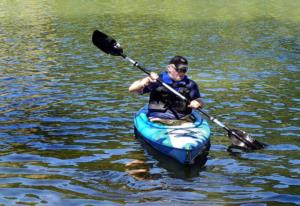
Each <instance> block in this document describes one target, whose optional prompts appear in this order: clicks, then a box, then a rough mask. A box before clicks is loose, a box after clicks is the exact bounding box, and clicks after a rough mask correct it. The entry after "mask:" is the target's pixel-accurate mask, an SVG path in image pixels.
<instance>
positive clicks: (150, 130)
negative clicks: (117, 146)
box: [134, 106, 210, 164]
mask: <svg viewBox="0 0 300 206" xmlns="http://www.w3.org/2000/svg"><path fill="white" fill-rule="evenodd" d="M147 111H148V107H147V106H144V107H143V108H141V109H140V110H139V111H138V112H137V113H136V115H135V117H134V126H135V134H136V135H137V136H139V137H141V138H142V139H143V140H145V141H146V142H147V143H149V144H150V145H151V146H152V147H153V148H154V149H156V150H158V151H160V152H161V153H162V154H164V155H168V156H170V157H172V158H174V159H176V160H177V161H179V162H180V163H182V164H193V163H194V160H195V159H196V158H197V157H198V156H201V155H203V154H204V155H205V154H206V155H207V154H208V151H209V148H210V128H209V125H208V123H207V121H206V120H205V119H203V118H202V116H201V115H200V113H199V112H197V111H196V110H193V111H192V114H191V115H192V117H193V119H194V121H193V122H184V123H182V124H180V125H175V126H173V125H172V126H170V125H165V124H163V123H161V122H151V121H150V120H149V118H148V117H147Z"/></svg>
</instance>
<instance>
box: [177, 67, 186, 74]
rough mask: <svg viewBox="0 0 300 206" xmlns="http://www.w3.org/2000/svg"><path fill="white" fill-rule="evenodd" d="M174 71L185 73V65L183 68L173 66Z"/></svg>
mask: <svg viewBox="0 0 300 206" xmlns="http://www.w3.org/2000/svg"><path fill="white" fill-rule="evenodd" d="M175 70H176V72H181V73H186V72H187V70H188V68H187V67H183V68H175Z"/></svg>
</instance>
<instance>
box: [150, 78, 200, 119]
mask: <svg viewBox="0 0 300 206" xmlns="http://www.w3.org/2000/svg"><path fill="white" fill-rule="evenodd" d="M164 75H165V74H162V76H161V78H162V79H163V80H165V79H166V78H168V77H165V76H164ZM164 82H165V83H167V84H168V85H170V86H171V87H172V88H174V89H175V90H176V91H177V92H179V93H180V94H181V95H183V96H185V97H186V98H187V99H188V100H192V97H191V96H190V94H191V89H192V88H193V86H195V85H194V84H195V83H194V82H193V81H191V80H190V79H188V78H187V77H185V78H184V79H183V80H181V81H178V82H176V81H172V80H170V79H167V81H164ZM148 110H149V112H150V113H151V112H167V110H169V111H171V112H172V113H173V114H174V116H175V117H176V118H177V117H178V116H183V115H187V114H190V113H191V112H192V109H191V108H189V107H188V105H187V103H186V101H184V100H182V99H181V98H179V97H178V96H177V95H175V94H173V93H172V92H171V91H169V90H168V89H167V88H165V87H164V86H162V85H159V86H158V87H156V88H155V89H153V90H152V91H151V93H150V98H149V106H148Z"/></svg>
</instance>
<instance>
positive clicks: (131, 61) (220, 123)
mask: <svg viewBox="0 0 300 206" xmlns="http://www.w3.org/2000/svg"><path fill="white" fill-rule="evenodd" d="M121 56H122V57H123V58H124V59H125V60H127V61H129V62H130V63H132V64H133V66H135V67H137V68H138V69H140V70H141V71H143V72H144V73H146V74H148V75H149V76H150V73H149V72H148V71H147V70H145V69H144V68H143V67H142V66H140V65H139V63H138V62H137V61H134V60H133V59H131V58H129V57H128V56H126V55H125V54H121ZM157 81H158V82H159V83H161V84H162V85H163V86H164V87H166V88H167V89H168V90H170V91H171V92H173V94H175V95H177V96H178V97H179V98H180V99H182V100H184V101H186V102H187V103H190V101H189V100H188V99H187V98H186V97H185V96H183V95H182V94H180V93H179V92H177V91H176V90H175V89H173V88H172V87H171V86H169V85H168V84H166V83H165V82H163V81H162V80H161V79H157ZM198 111H200V112H201V113H202V114H204V115H205V116H206V117H207V118H209V119H210V120H211V121H213V122H214V123H216V124H217V125H219V126H220V127H222V128H223V129H225V130H226V131H227V132H232V131H231V129H229V128H228V127H227V126H226V125H224V124H223V123H222V122H220V121H219V120H218V119H216V118H214V117H212V116H210V115H209V114H208V113H206V112H205V111H203V110H201V109H199V108H198Z"/></svg>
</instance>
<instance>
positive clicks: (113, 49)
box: [92, 30, 266, 150]
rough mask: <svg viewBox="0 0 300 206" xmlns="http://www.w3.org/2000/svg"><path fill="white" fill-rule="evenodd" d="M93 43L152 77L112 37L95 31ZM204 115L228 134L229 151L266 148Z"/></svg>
mask: <svg viewBox="0 0 300 206" xmlns="http://www.w3.org/2000/svg"><path fill="white" fill-rule="evenodd" d="M92 42H93V44H94V45H95V46H96V47H98V48H99V49H100V50H102V51H103V52H105V53H106V54H110V55H113V56H121V57H123V58H124V59H125V60H126V61H129V62H130V63H132V64H133V66H135V67H137V68H138V69H140V70H141V71H143V72H144V73H146V74H147V75H150V73H149V72H148V71H146V70H145V69H144V68H143V67H141V66H140V65H139V64H138V62H136V61H134V60H133V59H131V58H129V57H128V56H126V55H125V54H124V53H123V49H122V48H121V46H120V44H119V43H118V42H117V41H116V40H115V39H113V38H112V37H109V36H107V35H106V34H104V33H102V32H100V31H98V30H95V31H94V33H93V36H92ZM157 81H158V82H159V83H161V84H162V85H163V86H164V87H166V88H167V89H168V90H170V91H171V92H172V93H174V94H175V95H177V96H178V97H179V98H181V99H182V100H184V101H186V102H187V103H190V101H189V100H188V99H187V98H186V97H185V96H183V95H181V94H180V93H179V92H177V91H176V90H174V89H173V88H172V87H171V86H169V85H168V84H166V83H165V82H163V81H162V80H161V79H157ZM198 110H199V111H200V112H201V113H202V114H203V115H205V116H206V117H207V118H209V119H210V120H211V121H213V122H214V123H216V124H217V125H219V126H220V127H222V128H223V129H225V130H226V131H227V133H228V137H229V138H230V140H231V146H230V147H229V150H231V148H239V149H243V150H256V149H262V148H264V147H265V146H266V144H265V143H261V142H259V141H257V140H255V139H253V138H252V137H251V136H250V135H249V134H247V133H246V132H244V131H242V130H238V129H231V128H229V127H228V126H226V125H225V124H223V123H222V122H220V121H219V120H218V119H216V118H214V117H212V116H210V115H209V114H208V113H206V112H205V111H203V110H201V109H198Z"/></svg>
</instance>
